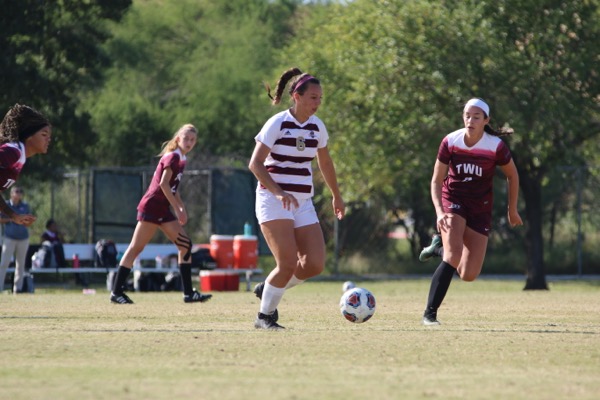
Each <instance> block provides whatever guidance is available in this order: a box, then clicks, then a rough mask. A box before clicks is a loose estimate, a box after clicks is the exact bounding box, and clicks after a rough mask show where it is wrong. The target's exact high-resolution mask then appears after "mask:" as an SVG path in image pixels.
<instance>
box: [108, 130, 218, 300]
mask: <svg viewBox="0 0 600 400" xmlns="http://www.w3.org/2000/svg"><path fill="white" fill-rule="evenodd" d="M197 135H198V131H197V130H196V128H195V127H194V126H193V125H191V124H186V125H183V126H182V127H181V128H179V130H178V131H177V132H176V133H175V135H174V136H173V138H172V139H171V140H169V141H168V142H165V143H164V145H163V149H162V151H161V152H160V154H159V156H161V158H160V161H159V162H158V166H157V167H156V170H155V171H154V176H153V177H152V182H150V186H149V187H148V190H146V193H145V194H144V196H143V197H142V200H141V201H140V203H139V204H138V207H137V210H138V215H137V220H138V223H137V226H136V228H135V231H134V233H133V238H132V239H131V243H130V244H129V247H128V248H127V250H126V251H125V254H123V258H121V262H120V265H119V269H118V270H117V275H116V277H115V281H114V283H113V289H112V293H111V295H110V301H111V302H113V303H117V304H132V303H133V301H131V299H130V298H129V297H128V296H127V295H126V294H125V293H124V290H125V284H126V282H127V277H128V276H129V273H130V272H131V268H132V267H133V262H134V260H135V259H136V257H137V256H138V255H139V254H140V253H141V252H142V250H143V249H144V247H145V246H146V244H148V242H149V241H150V239H152V237H153V236H154V234H155V233H156V230H157V229H159V228H160V230H161V231H163V232H164V234H165V235H167V237H168V238H169V239H170V240H171V241H172V242H173V243H175V245H176V246H177V249H178V251H179V254H178V261H179V271H180V274H181V282H182V285H183V301H184V302H186V303H195V302H205V301H207V300H208V299H210V298H211V297H212V295H210V294H201V293H199V292H198V291H196V290H194V288H193V286H192V270H191V267H192V264H191V262H192V257H191V255H192V241H191V240H190V238H189V236H188V235H187V234H186V233H185V230H184V229H183V225H185V223H186V222H187V218H188V216H187V212H186V210H185V206H184V204H183V201H182V200H181V197H180V196H179V193H178V192H177V187H178V186H179V182H180V181H181V177H182V176H183V170H184V168H185V163H186V154H187V153H189V152H190V150H192V148H193V147H194V146H195V145H196V139H197ZM171 209H172V210H173V211H174V212H175V215H173V213H172V212H171Z"/></svg>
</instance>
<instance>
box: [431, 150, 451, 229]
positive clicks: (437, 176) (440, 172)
mask: <svg viewBox="0 0 600 400" xmlns="http://www.w3.org/2000/svg"><path fill="white" fill-rule="evenodd" d="M447 175H448V164H444V163H443V162H441V161H440V160H435V165H434V167H433V176H432V177H431V201H432V202H433V207H435V215H436V216H437V229H438V231H440V232H441V231H445V230H446V222H445V213H444V207H443V206H442V185H443V183H444V179H445V178H446V176H447Z"/></svg>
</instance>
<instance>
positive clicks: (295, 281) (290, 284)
mask: <svg viewBox="0 0 600 400" xmlns="http://www.w3.org/2000/svg"><path fill="white" fill-rule="evenodd" d="M302 283H304V281H303V280H302V279H298V278H296V275H292V278H291V279H290V281H289V282H288V283H287V285H285V288H286V290H287V289H291V288H293V287H294V286H297V285H300V284H302Z"/></svg>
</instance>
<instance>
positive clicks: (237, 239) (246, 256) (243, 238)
mask: <svg viewBox="0 0 600 400" xmlns="http://www.w3.org/2000/svg"><path fill="white" fill-rule="evenodd" d="M257 262H258V237H256V236H254V235H235V236H234V237H233V267H234V268H238V269H239V268H242V269H246V268H248V269H251V268H256V264H257Z"/></svg>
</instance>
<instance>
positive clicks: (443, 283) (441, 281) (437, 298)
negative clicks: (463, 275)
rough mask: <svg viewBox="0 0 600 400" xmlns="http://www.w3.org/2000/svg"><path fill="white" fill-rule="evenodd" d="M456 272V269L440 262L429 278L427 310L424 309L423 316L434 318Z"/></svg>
mask: <svg viewBox="0 0 600 400" xmlns="http://www.w3.org/2000/svg"><path fill="white" fill-rule="evenodd" d="M455 272H456V268H454V267H453V266H452V265H450V264H448V263H447V262H446V261H442V262H441V263H440V265H439V266H438V267H437V269H436V270H435V272H434V273H433V277H432V278H431V287H430V288H429V298H428V299H427V308H426V309H425V315H433V316H435V315H436V313H437V309H438V308H440V305H442V301H444V297H446V292H448V288H449V287H450V283H451V282H452V277H453V276H454V273H455Z"/></svg>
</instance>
